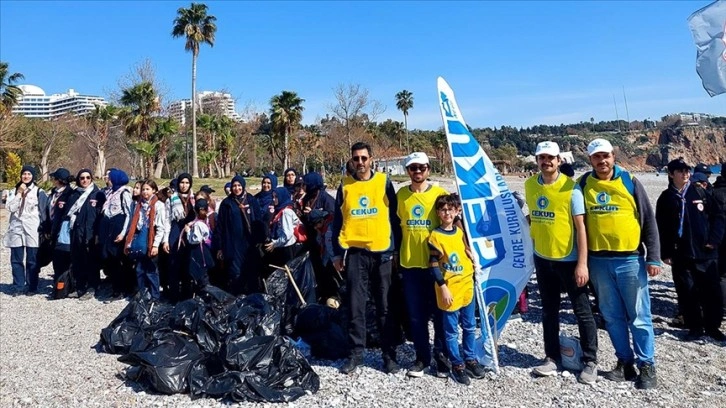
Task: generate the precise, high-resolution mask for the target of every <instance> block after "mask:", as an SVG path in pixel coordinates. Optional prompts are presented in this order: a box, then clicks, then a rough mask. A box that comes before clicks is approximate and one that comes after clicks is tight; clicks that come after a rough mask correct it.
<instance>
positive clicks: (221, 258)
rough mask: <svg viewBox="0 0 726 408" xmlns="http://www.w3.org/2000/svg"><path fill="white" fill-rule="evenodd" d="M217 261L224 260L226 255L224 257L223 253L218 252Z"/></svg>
mask: <svg viewBox="0 0 726 408" xmlns="http://www.w3.org/2000/svg"><path fill="white" fill-rule="evenodd" d="M217 259H219V260H220V261H222V260H224V255H222V251H217Z"/></svg>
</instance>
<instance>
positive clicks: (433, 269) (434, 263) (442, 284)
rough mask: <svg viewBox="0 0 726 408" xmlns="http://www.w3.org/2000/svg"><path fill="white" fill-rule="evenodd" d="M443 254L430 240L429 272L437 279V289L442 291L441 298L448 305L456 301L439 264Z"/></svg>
mask: <svg viewBox="0 0 726 408" xmlns="http://www.w3.org/2000/svg"><path fill="white" fill-rule="evenodd" d="M441 256H442V254H441V251H439V250H438V248H436V246H434V245H433V244H432V243H431V242H430V241H429V273H430V274H431V276H432V277H433V278H434V281H436V285H437V290H439V291H440V292H441V298H442V300H443V302H444V304H445V305H446V306H447V307H448V306H450V305H451V304H452V303H453V302H454V298H453V296H452V295H451V291H450V290H449V287H448V286H446V281H445V280H444V275H443V274H442V273H441V267H440V266H439V259H441Z"/></svg>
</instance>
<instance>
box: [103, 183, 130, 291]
mask: <svg viewBox="0 0 726 408" xmlns="http://www.w3.org/2000/svg"><path fill="white" fill-rule="evenodd" d="M107 180H108V181H107V182H108V191H106V202H104V203H103V209H102V210H101V213H102V215H103V216H102V217H101V221H100V223H99V228H98V244H99V247H100V250H101V259H102V260H103V265H104V266H103V272H104V274H106V276H108V277H109V278H110V279H111V285H112V289H113V293H112V294H111V298H112V300H118V299H120V298H121V297H122V296H123V294H125V295H131V294H132V292H133V283H134V281H133V279H131V276H132V275H131V274H130V273H129V272H130V265H129V264H128V262H127V260H126V257H125V256H124V255H123V247H124V238H125V237H126V231H127V230H128V226H129V222H130V220H131V203H132V202H133V199H132V196H131V189H130V188H128V186H127V184H128V183H129V176H128V175H126V173H125V172H124V171H123V170H118V169H111V170H110V171H109V172H108V176H107Z"/></svg>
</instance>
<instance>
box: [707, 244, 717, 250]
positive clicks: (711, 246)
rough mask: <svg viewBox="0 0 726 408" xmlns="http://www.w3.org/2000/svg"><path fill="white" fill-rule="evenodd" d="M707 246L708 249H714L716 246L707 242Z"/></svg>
mask: <svg viewBox="0 0 726 408" xmlns="http://www.w3.org/2000/svg"><path fill="white" fill-rule="evenodd" d="M706 248H708V249H714V248H715V247H714V246H713V245H711V244H706Z"/></svg>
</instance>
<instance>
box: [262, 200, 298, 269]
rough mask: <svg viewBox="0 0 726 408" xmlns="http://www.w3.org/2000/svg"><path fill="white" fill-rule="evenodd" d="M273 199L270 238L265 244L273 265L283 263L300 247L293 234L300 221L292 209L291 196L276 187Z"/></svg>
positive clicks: (295, 253) (294, 254)
mask: <svg viewBox="0 0 726 408" xmlns="http://www.w3.org/2000/svg"><path fill="white" fill-rule="evenodd" d="M273 201H274V203H275V215H274V216H273V218H272V222H271V223H270V239H269V240H268V242H267V243H266V244H265V251H267V252H271V253H272V256H271V257H270V261H271V263H272V264H273V265H285V264H286V263H288V262H289V261H290V260H292V259H293V258H294V257H295V256H296V255H297V253H298V252H299V250H300V249H301V247H302V245H299V244H298V239H297V237H296V236H295V230H296V229H297V228H299V227H300V225H301V224H302V221H300V219H299V218H298V217H297V214H295V211H294V210H293V209H292V198H291V197H290V194H289V193H288V192H287V189H286V188H284V187H278V188H276V189H275V193H274V200H273Z"/></svg>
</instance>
